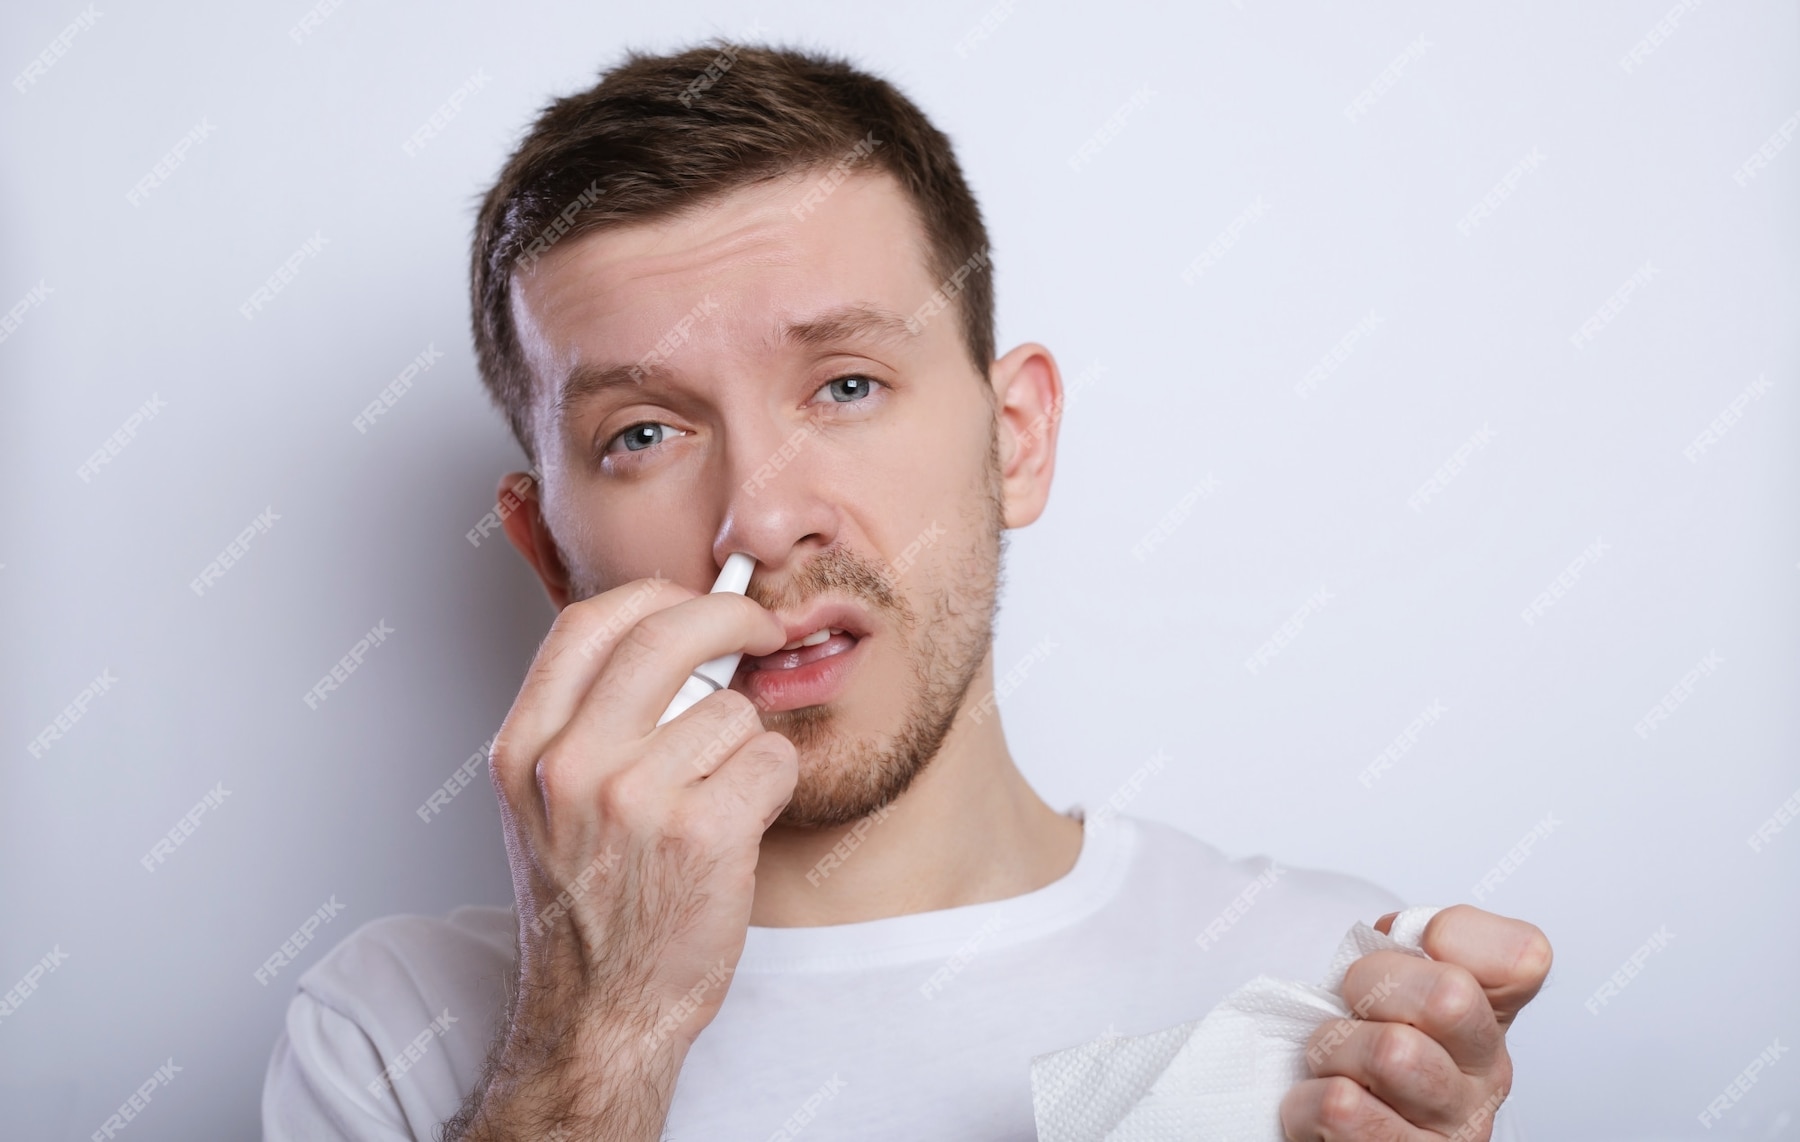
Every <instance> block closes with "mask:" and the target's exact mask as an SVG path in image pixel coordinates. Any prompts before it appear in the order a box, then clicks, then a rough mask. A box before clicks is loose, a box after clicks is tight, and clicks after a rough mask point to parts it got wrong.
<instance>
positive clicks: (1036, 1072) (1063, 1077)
mask: <svg viewBox="0 0 1800 1142" xmlns="http://www.w3.org/2000/svg"><path fill="white" fill-rule="evenodd" d="M1438 911H1439V909H1437V908H1409V909H1407V910H1406V911H1404V912H1401V913H1400V914H1399V915H1398V916H1396V917H1395V918H1394V923H1393V925H1392V927H1391V929H1390V934H1389V935H1383V934H1382V933H1380V932H1377V931H1376V930H1375V929H1374V928H1372V927H1370V926H1369V925H1367V924H1363V923H1358V924H1357V925H1356V926H1355V927H1353V928H1351V929H1350V931H1349V932H1347V933H1346V934H1345V935H1344V939H1343V942H1342V943H1340V944H1339V945H1338V949H1337V953H1336V954H1335V955H1334V956H1333V957H1332V961H1331V968H1330V970H1329V971H1328V972H1327V973H1326V976H1325V980H1324V982H1323V983H1322V984H1321V985H1319V986H1314V985H1312V984H1305V983H1292V982H1286V981H1282V980H1277V979H1271V978H1270V977H1268V976H1263V975H1259V976H1257V977H1256V978H1255V979H1253V980H1251V981H1250V982H1249V983H1247V984H1245V985H1244V986H1242V987H1240V988H1238V989H1237V990H1236V991H1234V992H1232V993H1231V994H1230V995H1228V996H1226V997H1225V999H1224V1000H1223V1001H1222V1002H1221V1003H1220V1004H1219V1005H1218V1006H1217V1007H1215V1008H1213V1009H1212V1011H1211V1012H1209V1013H1208V1014H1207V1016H1206V1018H1204V1019H1199V1020H1195V1021H1192V1022H1188V1023H1183V1024H1181V1025H1180V1026H1177V1027H1170V1028H1169V1029H1167V1030H1165V1031H1158V1032H1155V1033H1153V1034H1149V1035H1134V1036H1105V1037H1102V1038H1100V1039H1097V1040H1095V1041H1094V1042H1092V1043H1086V1044H1083V1045H1082V1046H1079V1047H1071V1048H1069V1049H1068V1050H1064V1051H1053V1052H1051V1053H1049V1054H1046V1055H1038V1056H1036V1057H1035V1058H1033V1059H1032V1061H1031V1094H1032V1107H1033V1110H1034V1112H1035V1114H1036V1117H1037V1131H1038V1142H1283V1137H1282V1131H1281V1114H1280V1108H1281V1100H1282V1097H1283V1096H1284V1095H1286V1094H1287V1092H1288V1089H1289V1088H1290V1087H1292V1086H1293V1085H1294V1084H1295V1083H1297V1082H1300V1081H1301V1080H1303V1079H1307V1078H1311V1077H1312V1070H1311V1068H1309V1067H1308V1066H1307V1062H1306V1042H1307V1040H1308V1039H1309V1038H1311V1037H1312V1034H1313V1032H1314V1031H1315V1030H1317V1029H1318V1027H1319V1025H1320V1024H1321V1023H1324V1022H1325V1021H1326V1020H1328V1019H1347V1018H1349V1017H1350V1008H1349V1006H1348V1005H1347V1004H1346V1003H1345V1002H1344V1000H1343V998H1342V996H1341V995H1339V992H1340V990H1341V989H1342V987H1343V984H1344V974H1345V972H1347V971H1348V970H1349V968H1350V965H1351V964H1352V963H1354V962H1356V960H1358V959H1360V958H1361V957H1363V956H1365V955H1368V954H1369V953H1370V952H1373V951H1377V950H1381V949H1390V950H1393V951H1399V952H1406V953H1407V954H1409V955H1415V956H1421V957H1422V956H1424V955H1425V953H1424V952H1423V951H1421V950H1420V947H1419V942H1420V939H1421V937H1422V936H1423V935H1424V932H1425V925H1426V923H1427V922H1428V921H1429V920H1430V919H1431V918H1432V917H1433V916H1434V915H1436V914H1437V913H1438ZM1478 1119H1479V1120H1478V1121H1474V1122H1472V1123H1471V1124H1470V1126H1469V1128H1468V1134H1467V1136H1468V1137H1469V1138H1479V1137H1480V1136H1481V1134H1480V1128H1481V1127H1483V1126H1485V1125H1486V1116H1485V1115H1481V1116H1478ZM1503 1119H1504V1116H1496V1118H1495V1121H1494V1134H1493V1138H1494V1140H1495V1142H1517V1135H1516V1134H1514V1133H1513V1132H1512V1130H1511V1128H1510V1126H1508V1125H1507V1124H1506V1123H1505V1121H1504V1120H1503Z"/></svg>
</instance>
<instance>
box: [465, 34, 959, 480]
mask: <svg viewBox="0 0 1800 1142" xmlns="http://www.w3.org/2000/svg"><path fill="white" fill-rule="evenodd" d="M871 138H872V139H873V143H870V142H868V141H866V140H869V139H871ZM862 155H867V159H866V160H865V161H867V162H868V163H870V164H872V165H873V166H874V167H875V168H876V169H878V170H882V171H885V172H887V173H889V174H891V175H893V176H894V178H895V179H896V180H898V182H899V184H900V186H901V188H902V189H903V191H904V192H905V193H906V195H907V197H908V199H909V200H910V201H911V202H912V203H913V205H914V207H915V209H916V211H917V213H918V216H919V220H920V223H921V225H922V226H923V228H924V234H925V239H926V250H927V268H928V269H929V270H931V271H932V272H933V274H934V276H935V277H936V278H937V279H938V280H940V281H948V280H950V279H951V278H952V277H953V276H954V277H955V278H956V280H958V281H959V282H960V283H961V289H960V292H959V293H957V294H956V299H955V304H956V308H957V309H958V310H959V311H960V314H961V318H962V327H963V337H964V342H965V345H966V347H967V348H968V351H969V355H970V357H971V358H972V359H973V360H974V362H975V367H976V369H977V370H978V371H979V372H980V373H981V375H982V376H983V377H984V378H985V377H986V376H987V375H988V368H989V365H990V363H991V362H992V360H993V357H994V287H993V270H992V262H991V259H990V258H989V257H988V251H987V246H988V241H987V227H986V226H985V225H984V224H983V222H982V219H981V209H980V207H979V206H978V205H977V204H976V202H975V196H974V195H973V194H971V193H970V191H969V187H968V184H967V183H966V182H964V180H963V175H962V170H961V168H960V167H959V166H958V165H957V162H956V155H955V153H954V152H953V151H952V149H951V146H950V140H949V139H948V138H946V137H945V136H944V134H943V132H941V131H939V130H938V129H937V128H936V127H934V126H932V124H931V122H930V120H928V119H926V117H925V115H924V113H923V112H921V111H920V110H919V109H918V107H916V106H915V105H914V104H913V103H912V101H911V100H909V99H907V98H906V96H904V95H902V94H901V93H900V92H899V91H898V90H897V89H895V88H894V87H893V86H892V85H891V84H889V83H888V82H887V81H885V80H883V79H880V78H878V77H876V76H873V75H870V74H868V73H866V72H863V71H860V70H858V69H857V68H855V67H852V66H851V65H850V64H849V63H848V62H847V61H845V60H842V59H838V58H835V57H832V56H828V55H823V54H818V53H814V52H805V51H798V50H794V49H787V48H771V47H754V46H743V45H736V44H731V43H725V42H715V43H714V44H712V45H710V46H706V47H696V48H690V49H688V50H686V51H682V52H678V53H676V54H674V55H665V56H652V55H646V54H643V53H639V52H632V53H630V54H628V55H627V56H626V58H625V61H624V62H623V63H621V64H619V65H618V66H617V67H614V68H613V69H611V70H610V71H606V72H604V73H602V75H601V77H600V82H599V83H597V84H595V85H594V86H593V87H591V88H589V89H588V90H586V91H583V92H580V93H579V94H575V95H569V96H565V97H563V98H561V99H557V100H554V101H552V102H551V103H550V104H549V106H547V107H546V108H545V109H544V111H543V113H542V114H540V115H539V116H538V118H537V122H536V123H534V124H533V125H532V128H531V131H530V133H529V134H527V135H526V137H525V140H524V142H522V143H521V144H520V145H519V148H518V150H517V151H515V152H514V153H513V155H512V157H511V158H510V159H509V160H507V163H506V166H505V168H504V169H503V170H502V171H501V172H500V177H499V179H498V181H496V182H495V184H494V186H493V188H492V189H491V190H489V191H488V193H487V196H486V198H485V199H484V200H483V202H482V205H481V212H480V214H479V216H478V217H477V219H476V223H475V236H474V243H473V249H472V251H471V258H470V281H469V301H470V307H471V309H472V311H473V313H472V317H473V325H474V332H475V352H476V359H477V361H478V363H479V365H480V368H481V378H482V382H483V384H485V385H486V386H487V390H488V394H489V396H491V397H492V398H493V400H494V403H495V404H496V405H498V406H499V408H500V409H501V411H502V412H504V413H505V414H506V419H507V422H508V423H509V424H510V425H511V426H512V431H513V435H514V436H515V437H517V438H518V441H519V443H520V445H521V446H523V447H524V449H525V454H526V455H527V456H529V457H531V458H532V459H533V461H534V462H535V460H536V457H537V450H536V447H535V445H534V442H533V440H532V437H531V432H532V428H533V426H532V424H531V399H532V390H531V385H532V380H531V373H530V368H529V366H528V365H527V364H526V362H525V359H524V354H523V353H522V352H521V350H520V347H519V341H518V336H517V332H516V330H515V329H514V328H513V322H512V311H511V292H512V291H511V280H512V274H513V271H514V269H515V268H517V266H518V265H519V263H520V260H521V259H522V258H531V259H532V260H533V261H535V257H536V254H537V253H538V252H541V251H542V250H543V249H545V248H547V246H548V244H549V243H550V242H554V241H559V240H565V239H568V238H572V237H575V236H577V235H579V234H583V233H587V232H589V231H593V230H599V229H602V228H604V227H609V226H618V225H626V224H630V223H633V222H645V221H650V220H653V219H657V218H663V217H667V216H669V215H672V214H675V213H677V212H679V211H680V210H682V209H683V208H686V207H690V206H693V205H696V204H698V203H700V202H701V201H703V200H705V199H708V198H711V197H714V196H716V195H719V194H722V193H724V192H727V191H731V190H735V189H737V188H739V187H742V186H744V185H747V184H749V183H752V182H758V181H761V180H764V179H768V178H773V177H776V176H778V175H781V174H785V173H788V172H790V171H793V170H796V169H805V168H808V167H813V166H819V165H823V164H828V163H838V162H840V161H841V160H843V159H845V157H846V156H851V157H853V158H854V157H856V156H862Z"/></svg>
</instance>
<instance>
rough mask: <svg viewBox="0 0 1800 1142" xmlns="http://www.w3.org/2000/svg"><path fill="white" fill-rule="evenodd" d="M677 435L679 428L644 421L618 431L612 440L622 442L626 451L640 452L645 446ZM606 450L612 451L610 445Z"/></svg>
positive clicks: (647, 446) (659, 442) (648, 446)
mask: <svg viewBox="0 0 1800 1142" xmlns="http://www.w3.org/2000/svg"><path fill="white" fill-rule="evenodd" d="M678 435H680V430H679V429H676V428H671V427H670V426H669V425H666V424H657V423H654V422H651V421H646V422H644V423H643V424H634V425H632V426H631V427H630V428H627V429H626V430H625V431H624V432H621V433H619V434H618V435H617V436H615V437H613V442H614V443H615V444H616V443H623V444H624V445H625V450H626V451H627V452H642V451H643V450H644V449H646V448H650V447H653V446H654V445H657V444H661V443H662V442H663V441H664V440H668V439H670V438H672V437H675V436H678ZM607 451H608V452H611V451H612V448H611V446H610V445H609V446H608V447H607Z"/></svg>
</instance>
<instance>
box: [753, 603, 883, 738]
mask: <svg viewBox="0 0 1800 1142" xmlns="http://www.w3.org/2000/svg"><path fill="white" fill-rule="evenodd" d="M787 629H788V643H787V645H786V646H783V647H782V648H781V649H780V650H776V651H772V652H771V653H769V654H755V655H751V654H746V655H745V656H744V657H743V658H742V659H741V660H739V662H738V670H737V675H736V677H735V678H734V679H733V681H732V688H733V689H735V690H740V691H742V692H743V693H745V694H747V695H748V696H749V697H750V700H751V701H753V702H755V703H756V706H757V708H758V709H759V710H761V711H763V712H764V713H779V712H781V711H783V710H798V709H802V708H804V707H807V706H820V705H824V704H825V703H827V702H830V701H832V700H834V699H835V698H837V697H838V696H839V695H840V694H842V693H843V691H844V687H845V686H846V685H847V684H848V681H849V678H850V675H851V672H852V671H854V670H855V668H856V665H857V664H858V663H859V662H861V661H862V660H863V659H864V658H866V657H868V655H867V652H866V651H865V649H864V644H865V643H867V642H868V641H869V640H870V634H869V629H868V619H867V616H866V615H863V614H862V613H861V611H859V610H858V609H857V608H856V607H854V606H852V605H848V604H835V605H827V606H825V607H823V608H820V609H815V610H813V612H812V613H811V614H809V615H807V616H805V617H804V618H799V619H793V620H790V621H789V623H788V628H787Z"/></svg>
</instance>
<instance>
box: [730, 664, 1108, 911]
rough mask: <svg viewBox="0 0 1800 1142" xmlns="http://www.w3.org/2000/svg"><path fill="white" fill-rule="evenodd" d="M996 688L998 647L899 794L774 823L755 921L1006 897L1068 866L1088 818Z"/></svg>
mask: <svg viewBox="0 0 1800 1142" xmlns="http://www.w3.org/2000/svg"><path fill="white" fill-rule="evenodd" d="M993 692H994V679H993V660H992V653H991V652H990V654H989V657H988V659H987V661H985V662H984V663H983V664H982V668H981V669H980V671H979V672H978V673H977V675H976V680H975V682H974V684H972V685H971V686H970V687H969V694H968V696H967V698H966V699H965V700H964V702H963V707H962V713H961V714H960V716H958V718H957V719H956V723H955V725H954V726H953V727H952V728H951V730H950V732H949V733H948V734H947V735H945V738H944V742H943V745H942V746H941V747H940V748H939V749H938V752H937V754H936V756H934V757H933V758H932V759H931V763H930V764H929V765H927V766H926V767H925V769H924V771H923V772H921V773H920V774H919V775H918V777H917V778H915V779H914V781H913V783H912V785H910V786H909V787H908V788H907V790H906V792H905V793H903V794H901V795H900V796H899V797H897V798H896V799H895V800H894V801H893V803H892V804H890V805H888V806H886V807H885V808H883V809H880V810H877V811H876V812H874V813H871V814H870V815H868V816H867V817H864V818H862V819H860V820H858V821H855V822H852V823H850V824H847V825H840V826H836V827H833V828H829V829H794V828H787V827H785V826H782V825H776V826H774V827H772V828H770V829H769V831H768V832H766V833H764V834H763V840H762V851H761V854H760V855H759V857H758V860H757V865H756V898H755V902H754V903H753V904H752V905H751V910H750V923H751V924H752V925H755V926H758V927H766V928H799V927H816V926H820V925H826V924H850V923H855V922H857V921H861V920H879V919H882V918H885V917H888V916H902V915H906V914H908V913H912V912H929V911H936V910H938V909H941V908H955V907H958V906H960V905H965V904H979V903H984V902H987V901H992V900H1003V899H1006V898H1007V897H1011V896H1018V895H1021V894H1023V893H1026V892H1032V891H1035V890H1036V889H1039V888H1042V887H1044V886H1045V885H1047V884H1050V883H1051V882H1053V881H1055V880H1058V879H1060V878H1061V877H1062V876H1064V875H1065V874H1067V873H1068V871H1069V870H1070V869H1071V868H1073V867H1074V865H1075V858H1076V857H1077V855H1079V853H1080V851H1081V844H1082V826H1081V823H1080V822H1079V821H1076V820H1074V819H1073V818H1071V817H1066V816H1064V815H1062V814H1061V813H1058V812H1057V811H1056V810H1054V809H1052V808H1051V807H1050V806H1049V805H1047V804H1045V802H1044V800H1043V799H1042V798H1040V797H1039V796H1038V795H1037V793H1036V792H1035V791H1034V790H1033V789H1032V788H1031V786H1030V785H1028V784H1027V783H1026V781H1025V777H1024V775H1023V774H1021V773H1020V772H1019V769H1018V766H1016V765H1015V764H1014V763H1013V759H1012V754H1011V753H1010V752H1008V750H1007V748H1006V735H1005V733H1004V732H1003V731H1002V729H1001V726H1000V715H999V713H998V711H997V709H996V706H995V703H994V700H993V697H992V695H993ZM802 764H804V761H803V762H802Z"/></svg>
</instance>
